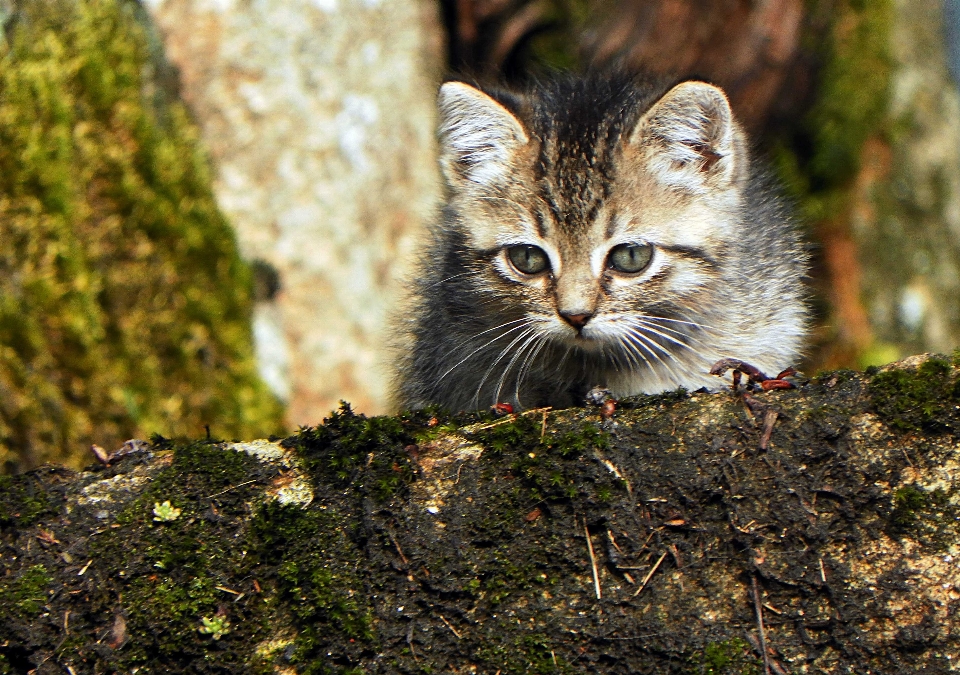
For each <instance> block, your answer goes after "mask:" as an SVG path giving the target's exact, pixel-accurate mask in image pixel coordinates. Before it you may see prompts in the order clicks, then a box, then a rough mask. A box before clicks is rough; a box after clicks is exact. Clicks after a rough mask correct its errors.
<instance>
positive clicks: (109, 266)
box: [0, 0, 282, 470]
mask: <svg viewBox="0 0 960 675" xmlns="http://www.w3.org/2000/svg"><path fill="white" fill-rule="evenodd" d="M136 8H137V6H136V4H135V3H133V2H126V1H124V0H120V1H117V0H80V1H78V2H67V1H66V0H42V1H40V2H25V1H24V2H17V3H15V4H14V9H15V11H14V17H13V19H12V22H11V25H10V27H9V30H8V35H7V37H8V39H7V40H6V41H5V42H3V43H2V44H0V239H2V241H3V242H4V245H3V250H2V252H0V345H2V347H0V389H2V390H3V391H4V397H3V398H4V402H3V405H2V406H0V462H6V463H7V464H8V467H7V470H11V469H17V468H25V467H26V468H29V467H30V466H32V465H35V464H37V463H39V462H43V461H57V462H65V463H69V464H73V465H75V466H76V465H78V464H79V463H80V462H82V461H85V460H86V452H85V448H86V447H88V446H89V445H90V444H91V443H93V442H96V443H98V444H100V445H102V446H104V447H107V448H111V447H117V446H118V445H119V444H120V443H122V442H123V441H124V440H125V439H127V438H131V437H138V436H139V437H146V436H147V435H149V434H150V433H151V432H154V431H159V432H162V433H164V434H168V435H191V436H195V435H197V433H198V432H199V431H200V430H201V429H202V428H203V424H204V423H211V424H213V425H214V430H215V431H216V432H217V433H219V434H221V435H227V436H236V437H247V438H249V437H256V436H263V435H267V434H270V433H274V432H277V431H279V430H280V428H281V415H282V410H281V407H280V406H279V404H278V403H277V402H276V400H274V398H273V397H272V396H271V395H270V394H269V393H268V391H267V390H266V388H265V387H264V385H263V384H262V383H261V382H260V381H259V379H258V377H257V375H256V371H255V365H254V361H253V355H252V346H251V345H252V338H251V333H250V317H251V307H252V305H251V288H252V286H251V284H252V282H251V275H250V271H249V270H248V268H247V267H246V266H245V265H244V264H243V263H242V261H241V260H240V258H239V256H238V253H237V246H236V242H235V239H234V235H233V233H232V230H231V228H230V227H229V225H228V223H227V222H226V220H225V219H224V217H223V216H222V214H220V212H219V211H218V210H217V207H216V204H215V201H214V198H213V195H212V192H211V189H210V181H211V179H210V173H209V167H208V165H207V162H206V160H205V158H204V156H203V155H202V153H201V152H200V150H199V146H198V143H197V131H196V129H195V127H194V126H193V125H192V123H191V122H190V121H189V119H188V115H187V112H186V110H185V109H184V107H183V106H182V105H181V104H180V103H177V102H167V103H162V101H163V97H162V96H159V95H158V94H157V87H156V86H155V83H154V82H153V80H152V79H151V78H152V73H153V72H154V71H155V70H156V66H157V64H156V62H155V60H154V58H153V56H152V55H151V54H150V49H149V45H148V42H149V41H148V38H147V36H146V35H145V33H144V29H143V27H142V25H141V24H140V23H139V22H138V21H137V18H136V12H137V9H136Z"/></svg>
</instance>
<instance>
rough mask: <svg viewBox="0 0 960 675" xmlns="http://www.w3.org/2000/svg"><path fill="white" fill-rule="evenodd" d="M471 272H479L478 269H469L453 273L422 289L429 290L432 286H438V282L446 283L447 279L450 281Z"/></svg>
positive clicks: (468, 274)
mask: <svg viewBox="0 0 960 675" xmlns="http://www.w3.org/2000/svg"><path fill="white" fill-rule="evenodd" d="M472 274H480V270H470V271H468V272H461V273H460V274H454V275H453V276H450V277H447V278H446V279H441V280H440V281H437V282H434V283H432V284H430V285H429V286H427V287H426V288H424V289H423V290H424V291H429V290H430V289H431V288H433V287H434V286H439V285H440V284H445V283H447V282H448V281H450V280H451V279H456V278H458V277H466V276H470V275H472Z"/></svg>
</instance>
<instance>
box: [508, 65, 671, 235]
mask: <svg viewBox="0 0 960 675" xmlns="http://www.w3.org/2000/svg"><path fill="white" fill-rule="evenodd" d="M641 91H643V92H644V93H643V94H641V93H639V92H641ZM653 91H654V92H656V89H654V90H653ZM656 98H657V96H656V95H655V93H651V90H650V89H649V88H645V89H640V88H638V87H636V86H635V81H634V80H633V79H631V78H628V77H611V78H607V79H597V80H594V81H592V82H591V85H590V86H588V87H584V86H583V82H577V81H575V80H573V79H564V78H559V79H557V80H555V81H553V82H550V83H549V85H548V86H546V87H545V88H544V90H542V91H541V92H540V93H539V97H538V99H537V100H536V101H535V103H534V105H533V108H532V112H531V113H530V115H529V118H528V119H527V120H526V121H527V124H528V125H529V126H530V127H531V131H532V132H533V135H534V136H536V137H537V138H539V139H540V153H539V157H538V158H537V161H536V164H535V166H536V169H535V171H536V175H537V178H538V184H539V187H540V194H541V196H542V198H543V199H544V201H545V202H546V203H547V204H548V205H549V207H550V211H551V213H552V215H553V217H554V219H555V221H556V223H557V226H558V227H559V228H562V229H563V230H564V231H566V232H568V233H573V232H577V231H578V230H580V231H582V229H583V228H584V227H586V226H588V225H589V223H591V222H592V221H593V219H594V218H595V217H596V215H597V213H598V212H599V210H600V208H601V207H602V206H603V204H604V202H605V200H606V199H607V197H608V196H609V194H610V190H611V187H612V185H613V181H614V177H615V173H616V166H615V164H616V159H617V157H616V155H617V153H618V152H619V150H620V146H621V144H622V141H623V137H624V135H625V134H626V133H628V131H629V130H630V129H632V126H633V125H634V124H635V123H636V121H637V120H638V119H639V117H640V115H642V114H643V112H645V111H646V110H647V109H648V108H649V107H650V105H651V104H652V102H653V101H654V100H655V99H656Z"/></svg>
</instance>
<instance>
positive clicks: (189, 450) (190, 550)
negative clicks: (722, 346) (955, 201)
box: [0, 355, 960, 675]
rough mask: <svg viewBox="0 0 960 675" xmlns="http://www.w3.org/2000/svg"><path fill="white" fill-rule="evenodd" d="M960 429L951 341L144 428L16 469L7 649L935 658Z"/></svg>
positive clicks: (949, 568)
mask: <svg viewBox="0 0 960 675" xmlns="http://www.w3.org/2000/svg"><path fill="white" fill-rule="evenodd" d="M958 441H960V355H955V356H954V357H953V358H952V359H950V358H944V357H915V358H913V359H910V360H908V361H905V362H901V363H899V364H895V365H894V366H891V367H887V368H884V369H881V370H873V371H870V372H869V373H867V374H862V373H855V372H851V371H843V372H835V373H828V374H826V375H823V376H822V377H818V378H817V379H815V380H813V381H811V382H809V383H807V384H805V385H804V386H802V387H800V388H799V389H797V390H792V391H781V392H767V393H754V394H752V395H750V396H748V397H742V396H734V395H732V394H730V393H721V394H716V395H709V394H693V395H688V394H685V393H683V392H678V393H676V394H667V395H661V396H645V397H638V398H636V399H630V400H626V401H621V402H620V405H619V406H618V409H617V411H616V412H615V413H614V414H613V416H612V417H608V418H606V419H603V418H601V415H600V412H599V411H598V409H596V408H584V409H571V410H563V411H553V410H541V411H529V412H528V413H524V414H522V415H519V416H516V417H513V416H508V417H505V418H499V419H497V418H493V417H490V416H486V415H481V416H476V415H473V416H458V417H449V416H446V415H443V414H440V413H436V412H431V411H426V412H421V413H417V414H411V415H404V416H400V417H381V418H365V417H363V416H357V415H354V414H353V413H352V412H350V411H349V410H348V409H344V410H341V411H340V412H339V413H337V414H336V415H334V416H333V417H331V418H330V419H328V420H327V421H326V423H325V425H323V426H320V427H316V428H310V429H305V430H302V431H301V432H300V433H299V434H297V435H296V436H292V437H290V438H287V439H285V440H283V441H254V442H249V443H223V442H218V441H215V440H207V441H200V442H194V443H189V444H182V443H177V444H174V443H172V442H170V441H167V440H164V439H161V438H154V439H153V440H152V443H151V444H138V443H130V444H128V446H127V447H126V449H125V453H126V454H123V453H121V455H119V456H118V457H117V458H116V459H114V460H113V461H112V462H111V463H110V465H109V466H105V467H98V468H93V469H90V470H87V471H84V472H81V473H74V472H71V471H67V470H65V469H58V468H53V467H49V468H44V469H41V470H38V471H36V472H34V473H31V474H27V475H22V476H18V477H15V478H10V477H4V478H2V479H0V480H2V483H0V528H2V529H0V614H2V616H3V617H4V620H3V621H2V622H0V672H27V671H31V672H37V673H61V672H64V671H65V670H67V671H69V672H74V673H77V674H80V673H93V672H140V673H144V672H158V673H159V672H191V673H195V672H204V673H206V672H231V673H241V672H257V673H267V672H276V673H288V674H289V673H294V672H296V673H328V672H329V673H348V672H349V673H361V672H362V673H420V672H455V673H491V674H493V673H496V672H500V673H575V672H585V673H586V672H593V673H604V674H605V675H610V674H612V673H713V674H718V673H761V672H764V671H768V672H774V673H801V672H808V673H846V672H858V673H862V672H871V673H891V674H893V673H919V672H924V673H946V672H949V671H952V670H954V669H955V665H956V663H957V660H958V659H960V635H958V630H960V619H958V618H957V610H958V608H960V588H958V584H960V575H958V570H960V547H958V543H957V541H958V540H957V534H958V528H960V509H958V506H960V493H958V481H960V444H958ZM761 620H762V627H761ZM764 646H765V652H764Z"/></svg>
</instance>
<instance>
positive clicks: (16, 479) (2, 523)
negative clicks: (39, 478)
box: [0, 476, 52, 528]
mask: <svg viewBox="0 0 960 675" xmlns="http://www.w3.org/2000/svg"><path fill="white" fill-rule="evenodd" d="M51 508H52V505H51V503H50V499H49V497H48V496H47V493H46V491H45V490H44V489H43V488H42V487H41V486H38V485H37V484H36V479H35V478H34V477H32V476H0V528H4V527H7V526H11V525H13V526H15V527H18V528H24V527H29V526H30V525H32V524H34V523H35V522H37V521H38V520H39V519H40V518H41V517H42V516H43V515H44V514H45V513H49V511H50V510H51Z"/></svg>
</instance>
